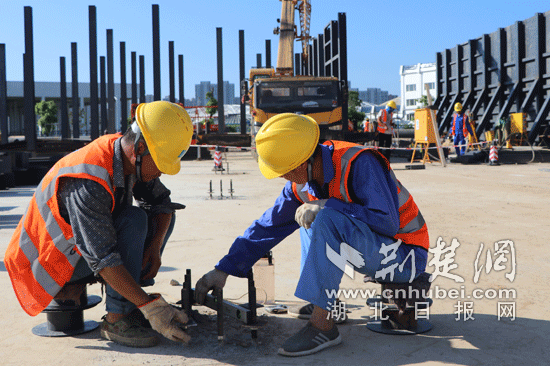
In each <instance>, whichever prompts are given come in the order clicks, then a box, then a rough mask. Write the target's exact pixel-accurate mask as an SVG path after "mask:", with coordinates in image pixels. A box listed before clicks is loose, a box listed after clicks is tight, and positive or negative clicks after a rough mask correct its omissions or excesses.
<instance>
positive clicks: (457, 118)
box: [449, 103, 474, 156]
mask: <svg viewBox="0 0 550 366" xmlns="http://www.w3.org/2000/svg"><path fill="white" fill-rule="evenodd" d="M454 109H455V113H453V124H452V126H451V130H450V131H449V137H452V136H454V145H455V150H456V155H457V156H460V155H464V153H465V152H466V137H468V134H472V135H473V134H474V132H473V131H472V126H470V119H469V118H468V115H467V114H466V113H464V112H463V111H462V104H460V103H456V104H455V107H454Z"/></svg>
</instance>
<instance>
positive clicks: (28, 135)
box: [23, 6, 36, 151]
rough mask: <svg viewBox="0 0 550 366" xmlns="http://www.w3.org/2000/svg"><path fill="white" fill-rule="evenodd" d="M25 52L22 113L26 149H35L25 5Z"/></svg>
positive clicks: (28, 11)
mask: <svg viewBox="0 0 550 366" xmlns="http://www.w3.org/2000/svg"><path fill="white" fill-rule="evenodd" d="M24 12H25V54H24V55H23V84H24V85H23V98H24V101H23V115H24V117H25V122H24V123H25V142H26V145H27V150H28V151H36V115H35V113H34V104H35V94H34V45H33V30H32V7H30V6H25V8H24Z"/></svg>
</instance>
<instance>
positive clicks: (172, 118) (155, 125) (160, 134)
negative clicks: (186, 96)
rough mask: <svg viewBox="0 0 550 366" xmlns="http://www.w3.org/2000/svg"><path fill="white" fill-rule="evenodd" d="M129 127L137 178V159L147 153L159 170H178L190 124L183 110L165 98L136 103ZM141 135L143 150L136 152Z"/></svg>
mask: <svg viewBox="0 0 550 366" xmlns="http://www.w3.org/2000/svg"><path fill="white" fill-rule="evenodd" d="M131 128H132V130H133V131H134V133H135V134H136V139H135V141H134V151H135V152H136V175H137V179H141V159H142V158H143V157H144V156H146V155H147V154H151V157H152V158H153V161H154V162H155V164H156V166H157V168H158V169H159V170H160V171H161V172H162V173H164V174H170V175H174V174H177V173H178V172H179V171H180V167H181V162H180V161H181V158H182V157H183V155H185V153H186V152H187V150H188V149H189V145H191V138H192V137H193V124H192V123H191V118H190V117H189V115H188V114H187V112H186V111H185V109H183V108H182V107H180V106H179V105H177V104H174V103H170V102H167V101H156V102H151V103H141V104H140V105H138V106H137V109H136V115H135V122H134V123H133V124H132V127H131ZM142 136H143V138H144V139H145V143H146V144H147V149H146V150H145V151H144V152H143V153H141V154H139V155H138V154H137V149H138V147H139V141H140V139H141V137H142Z"/></svg>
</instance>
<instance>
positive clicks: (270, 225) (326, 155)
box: [195, 113, 429, 356]
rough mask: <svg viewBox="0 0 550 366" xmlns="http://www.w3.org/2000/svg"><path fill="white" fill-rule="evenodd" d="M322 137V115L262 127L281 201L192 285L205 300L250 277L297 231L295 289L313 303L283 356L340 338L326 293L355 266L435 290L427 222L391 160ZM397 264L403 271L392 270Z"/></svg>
mask: <svg viewBox="0 0 550 366" xmlns="http://www.w3.org/2000/svg"><path fill="white" fill-rule="evenodd" d="M319 135H320V131H319V125H318V124H317V122H316V121H315V120H314V119H313V118H311V117H309V116H305V115H297V114H293V113H283V114H279V115H276V116H274V117H271V118H270V119H269V120H267V121H266V122H265V123H264V124H263V126H262V127H261V128H260V130H259V131H258V134H257V135H256V149H257V152H258V156H259V157H258V163H259V168H260V171H261V172H262V174H263V175H264V176H265V177H266V178H267V179H272V178H276V177H282V178H284V179H286V180H287V182H286V185H285V186H284V188H283V190H282V192H281V194H280V195H279V197H278V198H277V199H276V200H275V204H274V206H273V207H271V208H269V209H268V210H267V211H265V213H264V214H263V215H262V216H261V217H260V218H259V219H258V220H256V221H254V222H253V223H252V225H251V226H250V227H249V228H248V229H247V230H246V231H245V232H244V234H243V235H242V236H239V237H238V238H237V239H235V241H234V242H233V245H232V246H231V248H230V249H229V253H228V254H227V255H226V256H224V257H223V258H222V259H221V260H220V261H219V262H218V264H216V266H215V268H214V269H213V270H212V271H210V272H208V273H207V274H205V275H204V276H203V277H202V278H201V279H200V280H199V281H198V282H197V284H196V286H195V298H196V300H197V302H198V303H203V302H204V299H205V296H206V294H207V293H208V291H210V289H213V288H214V289H221V288H223V287H224V286H225V283H226V279H227V276H229V275H233V276H237V277H246V276H247V274H248V272H249V271H250V269H251V268H252V266H253V265H254V263H255V262H256V261H258V260H259V259H260V258H261V257H262V256H263V255H264V254H265V253H267V252H269V251H270V250H271V249H272V248H273V247H274V246H275V245H277V244H278V243H280V242H281V241H282V240H283V239H285V238H287V237H288V236H289V235H291V234H292V233H293V232H294V231H295V230H297V229H299V230H300V237H301V242H302V262H301V271H300V279H299V281H298V286H297V288H296V292H295V296H297V297H299V298H301V299H303V300H306V301H307V302H308V304H307V305H305V306H303V307H299V308H297V309H294V310H292V311H293V314H294V315H295V316H298V317H300V318H304V319H309V322H308V324H307V325H306V326H305V327H304V328H303V329H302V330H300V331H299V332H298V333H297V334H295V335H294V336H292V337H290V338H289V339H288V340H287V341H286V342H285V343H284V344H283V345H282V347H281V348H280V349H279V354H281V355H284V356H304V355H309V354H312V353H315V352H318V351H321V350H323V349H325V348H327V347H331V346H334V345H337V344H339V343H340V342H341V337H340V334H339V332H338V329H337V327H336V325H335V322H338V321H340V320H342V318H341V317H344V319H345V314H339V315H340V316H338V317H337V319H334V318H333V316H331V315H334V313H333V312H332V310H334V309H333V306H334V305H335V302H336V299H335V298H334V296H336V295H334V296H333V297H330V295H329V293H330V292H331V291H333V290H334V292H332V293H333V294H334V293H336V291H338V288H339V284H340V281H341V278H342V275H343V273H344V272H346V273H348V274H349V270H347V269H346V267H349V266H350V265H352V266H354V267H355V269H356V270H357V271H359V272H360V273H363V274H366V275H368V276H370V277H371V278H375V279H378V280H382V281H387V282H392V283H401V284H403V283H406V285H404V287H408V283H409V282H411V281H412V284H411V286H412V287H413V288H416V286H419V285H420V284H423V285H425V286H427V287H428V288H429V275H428V274H427V273H426V272H424V270H425V268H426V261H427V255H428V248H429V237H428V229H427V227H426V223H425V221H424V219H423V217H422V214H421V213H420V211H419V209H418V206H417V205H416V203H415V202H414V200H413V198H412V196H411V194H410V193H409V192H408V191H407V190H406V189H405V187H404V186H403V185H402V184H401V183H400V182H399V181H398V180H397V178H396V177H395V174H394V173H393V171H392V169H391V168H390V164H389V162H388V161H387V159H386V158H385V157H384V156H383V155H382V154H380V153H379V152H378V151H377V150H374V149H368V148H365V147H364V146H362V145H357V144H353V143H349V142H344V141H335V140H330V141H326V142H325V143H323V144H319ZM390 248H391V251H392V253H391V255H389V256H386V254H388V253H389V252H388V250H389V249H390ZM384 253H385V254H384ZM407 258H410V259H411V260H408V259H407ZM398 263H399V264H398ZM398 265H401V266H400V267H399V268H400V271H392V270H391V268H394V269H395V268H396V267H397V266H398ZM349 269H351V267H350V268H349ZM390 272H392V273H391V275H390ZM290 310H291V309H289V313H290Z"/></svg>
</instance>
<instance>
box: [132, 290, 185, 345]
mask: <svg viewBox="0 0 550 366" xmlns="http://www.w3.org/2000/svg"><path fill="white" fill-rule="evenodd" d="M152 296H154V297H155V299H154V300H152V301H149V302H148V303H146V304H144V305H141V306H140V307H139V310H141V312H142V313H143V315H144V316H145V318H146V319H147V320H149V322H150V323H151V327H152V328H153V329H154V330H156V331H157V332H159V333H160V334H162V335H163V336H165V337H166V338H168V339H171V340H173V341H176V342H182V343H187V342H189V340H190V339H191V337H190V336H189V335H188V334H187V333H185V332H184V331H183V330H182V329H181V327H180V326H181V325H183V324H186V323H187V320H188V318H187V315H186V314H185V313H184V312H183V311H182V310H178V309H176V308H175V307H173V306H171V305H170V304H168V303H167V302H166V301H165V300H164V299H163V298H162V296H160V294H153V295H152ZM178 323H179V325H180V326H178Z"/></svg>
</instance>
